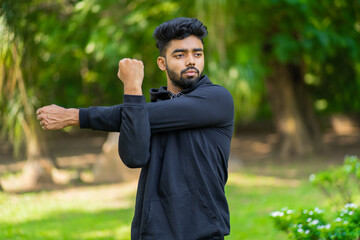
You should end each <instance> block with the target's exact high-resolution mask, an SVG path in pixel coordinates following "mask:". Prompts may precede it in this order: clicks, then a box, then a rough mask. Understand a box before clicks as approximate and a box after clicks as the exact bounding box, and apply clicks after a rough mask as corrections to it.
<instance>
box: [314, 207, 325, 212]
mask: <svg viewBox="0 0 360 240" xmlns="http://www.w3.org/2000/svg"><path fill="white" fill-rule="evenodd" d="M314 211H315V212H316V213H323V212H324V211H322V210H321V209H320V208H318V207H316V208H315V209H314Z"/></svg>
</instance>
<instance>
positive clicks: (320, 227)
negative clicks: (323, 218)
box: [317, 225, 325, 230]
mask: <svg viewBox="0 0 360 240" xmlns="http://www.w3.org/2000/svg"><path fill="white" fill-rule="evenodd" d="M324 228H325V226H324V225H319V226H317V229H319V230H321V229H324Z"/></svg>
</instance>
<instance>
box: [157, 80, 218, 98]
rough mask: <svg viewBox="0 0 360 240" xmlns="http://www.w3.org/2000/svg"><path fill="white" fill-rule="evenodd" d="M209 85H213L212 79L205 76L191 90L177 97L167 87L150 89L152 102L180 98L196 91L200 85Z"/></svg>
mask: <svg viewBox="0 0 360 240" xmlns="http://www.w3.org/2000/svg"><path fill="white" fill-rule="evenodd" d="M209 83H211V81H210V79H209V78H208V77H207V76H206V75H203V76H202V77H201V78H200V80H199V81H198V82H197V83H196V84H195V85H194V86H192V87H190V88H186V89H184V90H182V91H181V92H179V93H178V94H176V95H175V94H173V93H171V92H170V91H168V90H167V87H165V86H162V87H160V88H159V89H157V88H151V89H150V100H151V102H157V101H163V100H168V99H171V98H174V97H179V96H181V95H183V94H187V93H189V92H192V91H193V90H194V89H196V88H197V87H199V86H200V85H203V84H209Z"/></svg>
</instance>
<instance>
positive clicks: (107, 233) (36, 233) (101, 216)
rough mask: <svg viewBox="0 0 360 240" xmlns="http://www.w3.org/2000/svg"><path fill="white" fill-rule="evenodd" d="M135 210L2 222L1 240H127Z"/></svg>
mask: <svg viewBox="0 0 360 240" xmlns="http://www.w3.org/2000/svg"><path fill="white" fill-rule="evenodd" d="M133 211H134V209H133V208H128V209H107V210H101V211H95V212H87V211H77V210H72V211H57V212H52V213H50V214H49V215H47V216H45V217H43V218H41V219H38V220H30V221H26V222H21V223H15V224H14V223H6V219H1V222H0V239H3V240H5V239H11V240H17V239H19V240H20V239H21V240H24V239H29V240H30V239H31V240H45V239H52V240H57V239H59V240H60V239H64V240H65V239H66V240H72V239H74V240H75V239H76V240H80V239H86V240H90V239H98V240H105V239H108V240H115V239H121V240H126V239H130V225H131V220H132V216H133ZM35 217H36V216H35Z"/></svg>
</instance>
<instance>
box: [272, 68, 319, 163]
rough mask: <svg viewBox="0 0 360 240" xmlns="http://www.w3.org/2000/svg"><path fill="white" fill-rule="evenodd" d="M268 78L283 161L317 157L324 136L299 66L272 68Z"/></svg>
mask: <svg viewBox="0 0 360 240" xmlns="http://www.w3.org/2000/svg"><path fill="white" fill-rule="evenodd" d="M270 67H271V69H272V73H271V74H270V75H269V76H268V77H267V78H266V86H267V90H268V95H269V100H270V104H271V107H272V112H273V116H274V121H275V126H276V128H277V133H278V135H279V153H280V156H281V157H284V158H286V157H289V156H304V155H309V154H314V153H316V152H318V151H319V150H320V149H321V145H322V144H321V134H320V128H319V124H318V121H317V119H316V117H315V113H314V109H313V104H312V101H311V98H310V96H309V94H308V92H307V89H306V85H305V83H304V74H303V72H302V68H301V66H300V65H294V64H281V63H279V62H272V63H271V64H270Z"/></svg>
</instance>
